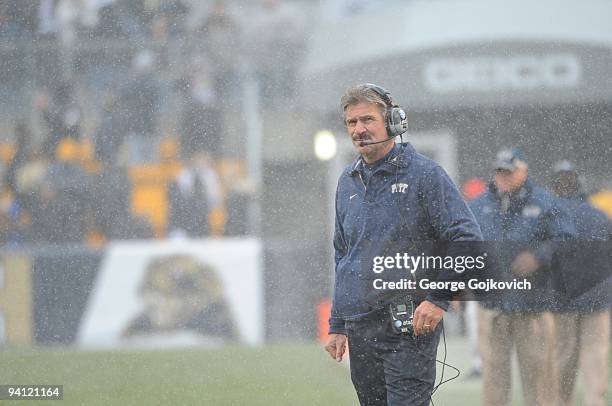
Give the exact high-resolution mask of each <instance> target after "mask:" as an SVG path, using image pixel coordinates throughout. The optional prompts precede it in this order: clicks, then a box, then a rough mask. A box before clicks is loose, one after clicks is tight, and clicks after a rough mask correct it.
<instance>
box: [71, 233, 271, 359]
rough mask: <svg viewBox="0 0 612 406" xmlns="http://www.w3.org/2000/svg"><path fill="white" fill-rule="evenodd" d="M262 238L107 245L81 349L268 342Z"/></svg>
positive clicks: (82, 332) (80, 339)
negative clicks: (265, 330)
mask: <svg viewBox="0 0 612 406" xmlns="http://www.w3.org/2000/svg"><path fill="white" fill-rule="evenodd" d="M260 252H261V247H260V243H259V241H258V240H255V239H243V238H240V239H238V238H236V239H206V240H175V241H146V242H144V241H139V242H132V241H130V242H119V243H114V244H111V245H110V246H109V247H108V251H107V253H106V256H105V257H104V259H103V260H102V263H101V265H100V271H99V273H98V277H97V280H96V281H95V283H94V286H93V288H92V292H91V296H90V298H89V302H88V304H87V308H86V310H85V313H84V315H83V319H82V322H81V326H80V328H79V333H78V336H77V344H78V345H80V346H81V347H111V348H117V347H136V348H159V347H172V346H192V345H218V344H223V343H228V342H239V343H244V344H249V345H257V344H260V343H261V342H262V341H263V337H264V317H263V315H264V309H263V277H262V272H261V255H260Z"/></svg>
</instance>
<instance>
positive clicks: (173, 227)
mask: <svg viewBox="0 0 612 406" xmlns="http://www.w3.org/2000/svg"><path fill="white" fill-rule="evenodd" d="M168 201H169V202H170V205H169V206H170V215H169V220H168V236H170V237H181V236H182V237H192V238H197V237H204V236H207V235H208V234H209V227H208V226H209V215H210V213H211V212H212V211H213V210H215V209H218V208H220V207H221V204H222V195H221V187H220V184H219V178H218V176H217V173H216V172H215V170H214V169H213V168H212V166H211V160H210V157H209V155H208V153H206V152H198V153H196V154H194V155H193V156H192V157H191V158H189V159H188V160H187V162H186V167H185V168H184V169H183V170H182V171H181V172H180V173H179V174H178V176H177V178H176V180H175V181H174V182H172V183H171V184H170V185H169V188H168Z"/></svg>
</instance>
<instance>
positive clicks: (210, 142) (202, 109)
mask: <svg viewBox="0 0 612 406" xmlns="http://www.w3.org/2000/svg"><path fill="white" fill-rule="evenodd" d="M177 87H178V91H179V94H180V95H181V102H182V108H181V119H180V120H181V121H180V139H181V156H182V157H188V156H190V155H193V154H194V153H197V152H200V151H209V152H210V153H211V154H212V155H213V156H218V153H219V144H220V141H221V131H222V130H221V127H222V114H221V110H220V109H219V107H218V106H219V102H218V100H217V96H216V94H215V92H214V90H213V88H212V86H211V83H210V81H209V80H208V78H207V76H206V75H203V74H201V75H199V77H198V79H197V80H193V79H183V80H180V81H179V83H178V86H177Z"/></svg>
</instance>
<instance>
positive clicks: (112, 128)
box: [95, 91, 125, 165]
mask: <svg viewBox="0 0 612 406" xmlns="http://www.w3.org/2000/svg"><path fill="white" fill-rule="evenodd" d="M123 118H124V115H123V114H122V112H121V108H120V105H119V96H118V95H117V93H115V91H110V92H109V93H108V94H107V95H106V97H105V98H104V107H103V110H102V117H101V118H100V124H99V126H98V130H97V131H96V136H95V144H96V149H95V150H96V158H97V159H98V160H100V161H102V162H103V163H105V164H111V165H112V164H114V163H115V162H114V161H115V159H116V157H117V152H118V150H119V147H120V146H121V144H122V143H123V139H124V135H125V122H124V121H123Z"/></svg>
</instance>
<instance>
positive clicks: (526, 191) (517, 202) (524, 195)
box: [489, 178, 533, 207]
mask: <svg viewBox="0 0 612 406" xmlns="http://www.w3.org/2000/svg"><path fill="white" fill-rule="evenodd" d="M489 191H490V193H491V195H492V196H493V198H494V199H495V200H498V201H501V200H502V197H503V196H501V195H500V194H499V193H498V191H497V187H496V186H495V182H493V181H491V183H489ZM532 192H533V183H532V182H531V180H530V179H529V178H527V180H526V181H525V183H524V184H523V186H521V187H520V189H518V190H516V191H514V192H512V193H511V194H510V206H511V207H516V206H522V205H524V204H525V203H526V202H527V200H528V199H529V198H530V196H531V194H532Z"/></svg>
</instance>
